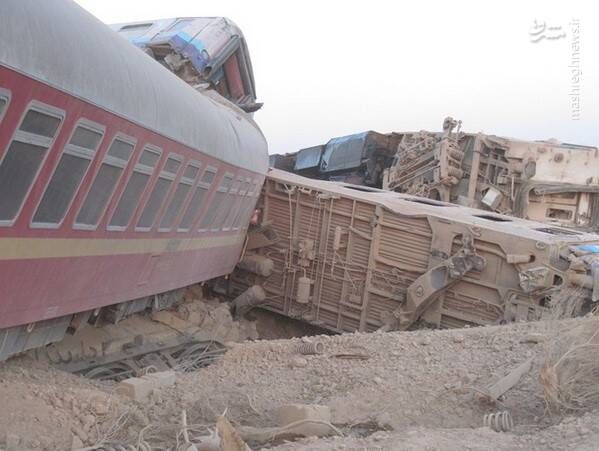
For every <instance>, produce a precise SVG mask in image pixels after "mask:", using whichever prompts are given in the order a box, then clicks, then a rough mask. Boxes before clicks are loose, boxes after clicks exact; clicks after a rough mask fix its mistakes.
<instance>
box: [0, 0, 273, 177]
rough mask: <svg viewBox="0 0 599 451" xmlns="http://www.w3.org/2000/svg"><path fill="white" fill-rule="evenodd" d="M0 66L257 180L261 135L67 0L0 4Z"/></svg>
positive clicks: (263, 161)
mask: <svg viewBox="0 0 599 451" xmlns="http://www.w3.org/2000/svg"><path fill="white" fill-rule="evenodd" d="M0 43H1V45H0V64H1V65H4V66H7V67H10V68H12V69H15V70H17V71H19V72H21V73H23V74H26V75H28V76H30V77H33V78H35V79H38V80H40V81H43V82H45V83H47V84H48V85H50V86H53V87H55V88H57V89H60V90H62V91H65V92H67V93H69V94H72V95H74V96H77V97H79V98H81V99H83V100H86V101H88V102H91V103H93V104H95V105H97V106H99V107H101V108H103V109H106V110H108V111H111V112H113V113H116V114H118V115H120V116H122V117H124V118H126V119H128V120H130V121H132V122H135V123H137V124H139V125H142V126H144V127H147V128H149V129H152V130H154V131H156V132H158V133H160V134H161V135H164V136H166V137H169V138H172V139H174V140H176V141H178V142H180V143H182V144H185V145H187V146H190V147H192V148H194V149H199V150H201V151H203V152H205V153H207V154H210V155H212V156H214V157H216V158H218V159H220V160H222V161H224V162H226V163H232V164H235V165H237V166H241V167H245V168H247V169H249V170H252V171H256V172H260V173H264V172H266V169H267V166H268V152H267V145H266V140H265V138H264V136H263V135H262V133H261V131H260V129H259V128H258V126H257V125H256V124H255V122H254V121H253V120H252V119H251V117H250V116H249V115H247V114H246V113H244V112H243V111H241V110H240V109H238V108H237V107H236V106H234V105H232V104H231V103H229V102H228V101H226V100H225V99H223V98H222V97H220V96H218V95H217V94H210V93H201V92H197V91H195V90H194V89H193V88H191V87H189V86H188V85H187V84H186V83H185V82H183V81H182V80H180V79H179V78H178V77H177V76H176V75H174V74H172V73H171V72H169V71H168V70H166V69H165V68H163V67H162V66H161V65H160V64H159V63H157V62H156V61H154V60H153V59H152V58H150V57H148V56H147V55H145V54H144V53H143V52H142V51H140V50H139V49H137V48H135V47H134V46H132V45H131V44H130V43H129V42H128V41H127V40H125V39H124V38H123V37H121V36H119V35H118V34H117V33H115V32H114V31H112V30H110V29H109V28H108V27H107V26H106V25H104V24H103V23H102V22H100V21H99V20H97V19H96V18H95V17H93V16H92V15H91V14H89V13H88V12H87V11H85V10H84V9H82V8H81V7H79V6H78V5H77V4H75V3H74V2H73V1H71V0H44V1H39V0H2V6H1V14H0Z"/></svg>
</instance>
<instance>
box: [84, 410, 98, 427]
mask: <svg viewBox="0 0 599 451" xmlns="http://www.w3.org/2000/svg"><path fill="white" fill-rule="evenodd" d="M81 422H82V423H83V427H84V428H86V429H89V428H91V427H92V426H93V425H94V424H96V417H95V416H93V415H92V414H88V415H85V416H84V417H83V418H82V419H81Z"/></svg>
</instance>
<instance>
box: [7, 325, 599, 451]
mask: <svg viewBox="0 0 599 451" xmlns="http://www.w3.org/2000/svg"><path fill="white" fill-rule="evenodd" d="M583 321H592V322H596V323H597V326H598V327H599V321H597V320H596V319H580V320H568V321H562V322H557V321H552V322H539V323H529V324H514V325H508V326H493V327H480V328H471V329H456V330H443V331H430V330H421V331H415V332H402V333H399V332H393V333H373V334H346V335H338V336H329V335H319V336H311V337H308V338H291V339H280V340H259V341H254V342H245V343H229V347H230V349H229V351H228V352H227V353H226V354H225V355H224V356H223V357H222V358H221V359H220V360H219V361H218V362H217V363H215V364H213V365H211V366H209V367H206V368H202V369H200V370H197V371H194V372H191V373H178V374H177V377H176V382H175V384H174V385H173V386H171V387H169V388H165V389H161V390H154V392H153V393H152V395H151V396H150V398H149V399H148V400H147V401H144V402H134V401H132V400H130V399H129V398H127V397H125V396H123V395H121V394H119V393H117V391H116V386H117V383H115V382H102V383H98V382H94V381H90V380H86V379H84V378H83V377H79V376H73V375H70V374H66V373H62V372H60V371H57V370H54V369H52V368H49V367H47V366H45V365H43V364H40V363H38V362H35V361H33V360H31V359H30V358H29V357H19V358H14V359H12V360H10V361H8V362H6V363H4V364H2V365H1V366H0V399H1V400H2V404H3V406H2V408H1V409H0V444H1V443H2V440H4V448H3V449H5V450H6V451H8V450H29V449H31V450H70V449H80V448H84V447H89V448H87V449H95V448H93V446H94V445H100V444H102V443H104V444H105V443H108V442H120V443H128V444H131V445H135V444H136V443H138V442H139V440H140V437H143V440H145V441H146V442H148V443H150V444H151V445H152V446H153V447H154V448H153V449H176V444H177V437H180V436H181V427H182V426H181V418H182V412H183V411H185V412H186V414H187V418H188V424H191V425H194V427H195V430H196V431H205V433H209V432H210V431H211V430H213V428H214V424H215V421H216V417H217V416H219V415H222V414H224V416H225V417H226V418H228V419H229V421H230V422H231V424H233V425H234V426H235V427H241V426H255V427H268V426H274V425H275V424H274V423H275V411H276V409H277V407H279V406H280V405H283V404H289V403H293V404H319V405H325V406H329V407H330V409H331V412H332V421H331V422H332V424H334V425H335V428H336V430H337V432H336V433H334V435H333V436H329V437H320V438H317V437H309V438H303V439H298V440H295V441H282V440H279V441H271V442H267V443H255V442H254V443H248V444H249V445H250V446H251V447H252V449H270V450H277V451H283V450H298V449H303V450H329V449H338V450H396V449H397V450H404V449H405V450H417V449H418V450H420V449H427V450H453V449H456V450H457V449H460V450H462V449H473V450H487V449H488V450H491V449H493V450H496V449H506V450H507V449H510V450H511V449H539V450H545V449H578V450H586V449H589V450H590V449H596V448H597V443H598V442H599V421H598V420H599V411H595V410H592V408H591V410H581V411H573V412H559V413H553V414H549V413H548V412H547V410H546V407H545V403H544V401H543V398H542V389H541V384H540V382H539V378H538V375H539V368H540V366H541V365H542V363H543V362H544V360H545V359H546V357H547V355H548V353H547V344H548V343H550V342H551V337H552V336H554V334H560V333H563V331H565V330H568V329H571V328H572V327H574V326H575V325H577V324H581V323H582V322H583ZM531 337H534V339H533V340H531ZM306 341H309V342H320V343H322V344H323V345H324V352H323V353H322V354H320V355H308V356H304V355H300V354H298V352H297V348H298V345H300V344H302V343H304V342H306ZM528 358H532V368H531V370H530V371H528V372H527V373H526V374H525V375H524V376H523V377H522V379H521V380H520V381H519V382H518V383H517V384H516V385H515V386H514V387H513V388H512V389H510V390H509V391H508V392H507V393H506V394H505V395H504V396H503V397H502V398H500V399H499V400H498V401H496V402H494V403H493V402H490V401H489V400H488V399H487V398H486V397H485V396H483V394H482V393H483V392H484V391H485V390H486V387H488V386H489V385H490V384H492V383H493V382H495V381H497V380H498V379H500V378H502V377H503V376H504V375H506V374H507V373H508V372H509V371H511V370H512V369H514V368H515V367H517V366H518V365H520V364H521V363H522V362H524V361H525V360H527V359H528ZM500 410H501V411H502V410H508V411H510V412H511V415H512V417H513V421H514V428H513V429H512V430H511V431H510V432H494V431H493V430H491V429H490V428H488V427H483V416H484V415H485V414H488V413H493V412H497V411H500ZM0 448H2V445H0ZM186 449H187V448H186Z"/></svg>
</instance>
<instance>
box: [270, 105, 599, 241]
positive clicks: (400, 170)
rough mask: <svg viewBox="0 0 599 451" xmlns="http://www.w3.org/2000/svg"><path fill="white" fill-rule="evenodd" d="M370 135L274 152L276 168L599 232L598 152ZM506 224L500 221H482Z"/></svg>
mask: <svg viewBox="0 0 599 451" xmlns="http://www.w3.org/2000/svg"><path fill="white" fill-rule="evenodd" d="M442 130H443V131H442V132H440V133H439V132H429V131H419V132H392V133H389V134H380V133H376V132H372V131H369V132H364V133H360V134H356V135H350V136H346V137H341V138H334V139H332V140H330V141H329V142H328V143H327V144H325V145H322V146H315V147H309V148H306V149H301V150H300V151H298V152H296V153H291V154H286V155H271V158H270V162H271V166H273V167H276V168H279V169H284V170H288V171H291V172H295V173H297V174H300V175H304V176H306V177H310V178H317V179H324V180H332V181H344V182H349V183H356V184H360V185H367V186H372V187H377V188H383V189H388V190H392V191H397V192H402V193H407V194H413V195H416V196H421V197H427V198H430V199H435V200H440V201H443V202H451V203H456V204H459V205H465V206H469V207H475V208H480V209H483V210H487V211H490V212H494V213H499V214H505V215H511V216H517V217H520V218H526V219H533V220H537V221H542V222H546V223H549V224H555V225H560V226H565V227H572V228H578V229H585V230H598V228H599V176H597V167H598V166H599V150H598V149H597V148H596V147H591V146H583V145H576V144H570V143H564V142H559V141H557V140H554V139H550V140H545V141H523V140H518V139H512V138H502V137H499V136H494V135H485V134H482V133H465V132H463V131H461V122H460V121H456V120H454V119H453V118H450V117H448V118H446V119H445V120H444V122H443V128H442ZM481 219H482V220H486V221H503V220H506V219H503V218H502V217H500V216H495V215H488V216H487V217H484V216H481Z"/></svg>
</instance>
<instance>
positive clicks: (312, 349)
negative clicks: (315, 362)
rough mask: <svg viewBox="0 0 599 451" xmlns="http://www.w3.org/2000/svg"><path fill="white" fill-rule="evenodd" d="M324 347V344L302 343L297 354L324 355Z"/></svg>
mask: <svg viewBox="0 0 599 451" xmlns="http://www.w3.org/2000/svg"><path fill="white" fill-rule="evenodd" d="M323 351H324V345H323V344H322V343H318V342H317V343H300V344H299V345H298V347H297V352H299V353H300V354H304V355H313V354H322V352H323Z"/></svg>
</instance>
